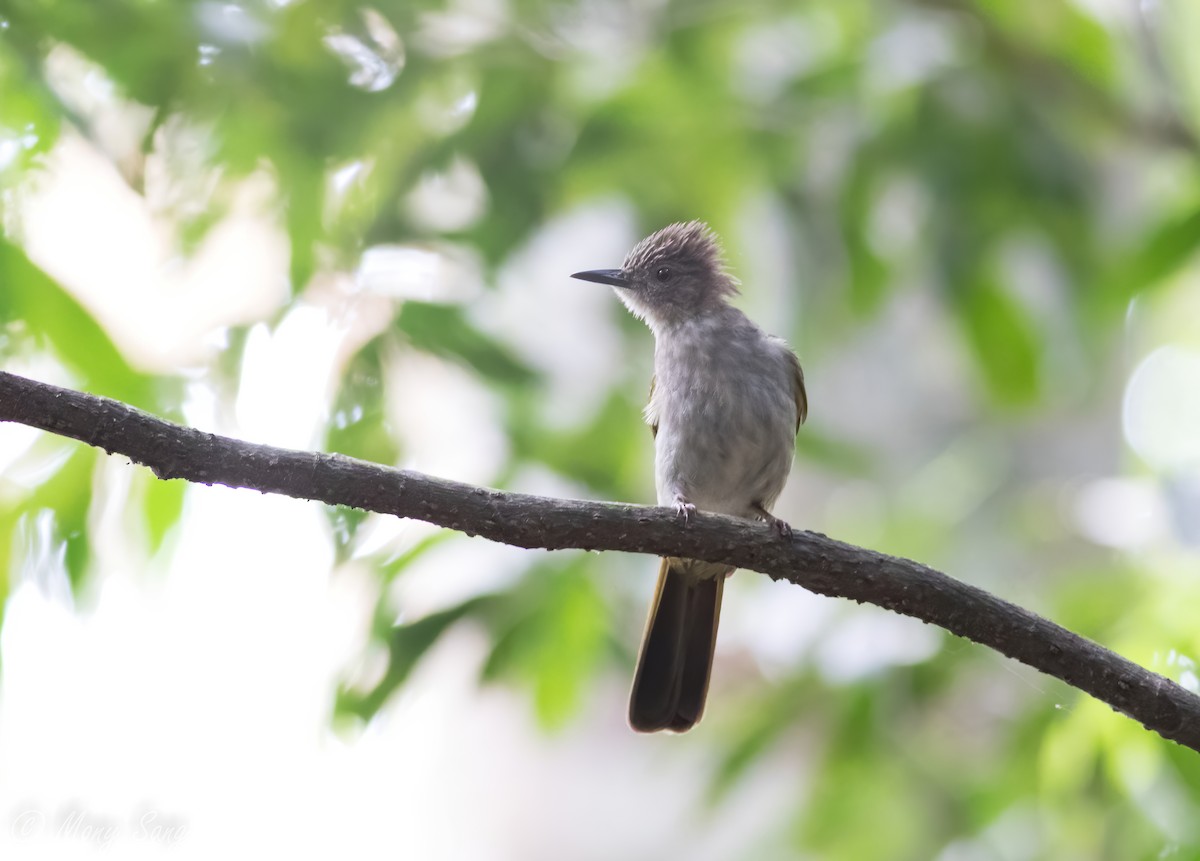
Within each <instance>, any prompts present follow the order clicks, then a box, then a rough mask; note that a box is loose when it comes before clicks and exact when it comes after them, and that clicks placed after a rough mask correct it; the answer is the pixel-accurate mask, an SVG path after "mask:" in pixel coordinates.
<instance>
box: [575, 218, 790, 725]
mask: <svg viewBox="0 0 1200 861" xmlns="http://www.w3.org/2000/svg"><path fill="white" fill-rule="evenodd" d="M571 277H572V278H579V279H582V280H584V281H594V282H597V283H599V284H611V285H612V286H613V287H615V288H616V293H617V295H618V296H619V297H620V298H621V301H622V302H624V303H625V306H626V307H627V308H629V310H630V311H631V312H632V313H633V315H634V316H635V317H638V318H639V319H641V320H644V321H645V322H646V325H648V326H649V327H650V331H652V332H653V333H654V379H653V381H652V382H651V386H650V403H649V404H648V405H647V406H646V422H647V423H648V424H649V425H650V428H651V430H652V431H653V432H654V478H655V485H656V487H657V490H658V502H659V504H660V505H672V506H674V507H675V509H676V511H678V512H679V514H680V516H681V517H683V518H684V519H685V520H686V519H687V518H688V516H689V515H690V514H691V513H692V512H694V511H696V510H697V509H699V510H701V511H713V512H718V513H721V514H731V515H734V516H736V517H752V518H758V519H761V520H765V521H767V522H768V523H771V524H772V525H773V526H774V527H775V528H776V529H777V530H778V531H779V532H780V534H781V535H785V536H786V535H790V534H791V527H789V526H788V525H787V523H785V522H784V521H782V520H780V519H778V518H776V517H774V516H773V515H772V514H771V513H770V508H771V505H772V503H774V502H775V499H776V498H777V497H778V496H779V493H780V491H781V490H783V485H784V482H786V481H787V476H788V472H789V470H790V469H791V466H792V455H793V452H794V449H795V444H796V432H797V431H798V430H799V429H800V423H801V422H803V421H804V416H805V413H806V412H807V409H808V401H807V398H806V396H805V393H804V373H803V371H801V370H800V362H799V360H798V359H797V358H796V355H795V354H794V353H793V352H792V351H791V350H790V349H789V348H788V346H787V344H785V343H784V342H783V341H782V340H780V339H779V338H776V337H774V336H772V335H768V334H766V333H765V332H763V330H762V329H760V328H758V326H756V325H754V323H752V322H750V320H749V319H748V318H747V317H746V315H744V314H743V313H742V312H741V311H739V310H738V309H736V308H734V307H732V306H731V305H729V304H728V300H729V298H730V297H731V296H733V295H734V294H735V293H737V289H738V282H737V280H736V279H735V278H734V277H733V276H732V275H730V274H729V273H728V272H727V271H726V270H725V265H724V261H723V258H722V254H721V247H720V245H719V243H718V242H717V238H716V236H714V234H713V232H712V231H711V230H710V229H709V228H708V226H707V225H705V224H703V223H701V222H699V221H690V222H687V223H686V224H672V225H670V226H669V227H664V228H663V229H662V230H660V231H658V232H657V233H654V234H652V235H650V236H648V237H646V238H645V239H643V240H642V241H641V242H639V243H638V244H637V246H636V247H635V248H634V249H633V250H632V251H631V252H629V255H628V256H627V257H626V258H625V262H624V263H623V264H622V265H621V268H620V269H597V270H593V271H590V272H576V273H575V274H574V275H572V276H571ZM731 573H733V569H732V568H730V567H729V566H728V565H719V564H713V563H710V562H700V561H696V560H693V559H683V558H675V557H671V558H668V559H663V560H662V564H661V566H660V567H659V573H658V588H657V590H656V592H655V595H654V602H653V603H652V604H651V606H650V618H649V620H648V622H647V624H646V632H645V634H644V635H643V637H642V648H641V652H640V654H639V657H638V665H637V672H636V674H635V675H634V678H633V692H632V694H631V695H630V702H629V723H630V725H631V726H632V727H633V728H634V729H635V730H638V731H639V732H655V731H657V730H663V729H666V730H672V731H674V732H684V731H685V730H688V729H690V728H691V727H692V726H693V725H695V723H696V722H697V721H699V720H700V716H701V714H703V712H704V699H705V695H706V694H707V693H708V679H709V675H710V673H711V671H712V661H713V647H714V646H715V644H716V639H717V621H718V618H719V615H720V612H721V592H722V590H723V588H724V585H725V578H726V577H727V576H728V575H729V574H731Z"/></svg>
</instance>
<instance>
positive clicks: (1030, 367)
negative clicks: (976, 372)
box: [958, 282, 1041, 405]
mask: <svg viewBox="0 0 1200 861" xmlns="http://www.w3.org/2000/svg"><path fill="white" fill-rule="evenodd" d="M958 310H959V314H960V320H961V322H962V326H963V329H964V331H965V333H966V336H967V343H968V345H969V347H970V348H971V350H972V352H973V353H974V354H975V360H976V362H977V364H978V366H979V368H980V370H981V371H982V372H983V377H984V380H985V381H986V382H987V385H988V389H989V390H990V391H991V393H992V395H993V397H995V398H996V399H997V400H998V401H1000V402H1001V403H1004V404H1012V405H1024V404H1030V403H1032V402H1033V401H1034V400H1035V399H1036V398H1037V395H1038V385H1039V380H1038V370H1039V364H1040V359H1041V343H1040V340H1039V338H1038V333H1037V331H1036V329H1035V328H1034V325H1033V321H1032V320H1031V319H1030V318H1029V314H1028V312H1027V311H1026V310H1025V308H1024V307H1023V306H1022V305H1020V304H1019V303H1018V302H1017V300H1016V299H1014V298H1013V297H1012V296H1011V295H1009V294H1008V293H1007V292H1005V291H1004V290H1001V289H1000V288H998V287H996V286H995V285H993V284H990V283H988V282H978V283H976V284H974V285H973V286H972V287H971V289H969V290H967V291H965V292H964V294H962V295H961V296H960V297H959V307H958Z"/></svg>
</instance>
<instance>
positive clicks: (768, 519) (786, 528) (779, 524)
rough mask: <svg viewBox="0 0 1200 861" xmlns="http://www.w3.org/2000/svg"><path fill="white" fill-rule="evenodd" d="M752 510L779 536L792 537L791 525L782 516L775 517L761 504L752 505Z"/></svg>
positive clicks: (788, 538) (789, 538)
mask: <svg viewBox="0 0 1200 861" xmlns="http://www.w3.org/2000/svg"><path fill="white" fill-rule="evenodd" d="M754 512H755V513H756V514H757V515H758V516H759V519H761V520H762V521H763V522H764V523H766V524H768V525H769V526H770V527H771V528H772V529H774V530H775V532H776V533H778V535H779V537H780V538H786V539H787V540H789V541H791V539H792V525H791V524H790V523H788V522H787V521H786V520H783V519H782V518H779V517H776V516H775V515H774V514H772V513H771V512H769V511H767V509H765V508H763V507H762V506H761V505H756V506H754Z"/></svg>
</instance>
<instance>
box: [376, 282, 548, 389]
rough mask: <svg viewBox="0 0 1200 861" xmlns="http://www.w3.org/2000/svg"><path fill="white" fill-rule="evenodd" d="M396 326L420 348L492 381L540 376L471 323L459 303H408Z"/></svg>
mask: <svg viewBox="0 0 1200 861" xmlns="http://www.w3.org/2000/svg"><path fill="white" fill-rule="evenodd" d="M396 327H397V328H398V329H399V330H400V331H401V332H403V333H404V335H405V337H406V338H407V339H408V341H409V343H410V344H412V345H413V346H414V347H416V348H417V349H419V350H424V351H425V352H428V353H433V354H434V355H438V356H447V357H449V358H454V359H457V360H459V361H461V362H462V363H463V364H465V365H467V366H468V367H470V368H471V369H472V370H474V371H475V372H476V373H478V374H479V375H480V376H481V377H483V378H484V379H485V380H488V381H490V382H493V383H496V384H500V385H506V386H525V385H528V384H530V383H532V382H534V381H535V380H536V379H537V374H536V373H535V372H534V371H533V370H532V369H531V368H530V367H529V366H528V365H526V364H525V363H524V362H522V361H521V360H520V359H519V358H517V356H516V355H515V354H514V353H513V352H512V351H511V350H509V349H508V348H507V347H506V346H504V345H503V344H501V343H500V342H498V341H496V340H494V339H493V338H491V337H489V336H487V335H485V334H483V333H482V332H480V331H479V330H478V329H477V328H475V326H473V325H471V323H470V322H469V321H468V320H467V319H466V316H465V315H464V314H463V310H462V308H460V307H458V306H456V305H435V304H432V303H429V302H415V301H410V302H405V303H404V307H403V308H401V309H400V314H399V316H398V317H397V319H396Z"/></svg>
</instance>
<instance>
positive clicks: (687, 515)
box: [675, 496, 696, 523]
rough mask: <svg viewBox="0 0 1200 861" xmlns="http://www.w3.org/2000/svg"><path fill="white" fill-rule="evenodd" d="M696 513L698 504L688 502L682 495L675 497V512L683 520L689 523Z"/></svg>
mask: <svg viewBox="0 0 1200 861" xmlns="http://www.w3.org/2000/svg"><path fill="white" fill-rule="evenodd" d="M695 513H696V506H694V505H692V503H690V502H688V501H687V500H686V499H684V498H683V497H682V496H677V497H675V514H676V515H678V516H679V517H682V518H683V522H684V523H687V522H688V521H689V520H690V519H691V517H692V515H693V514H695Z"/></svg>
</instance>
